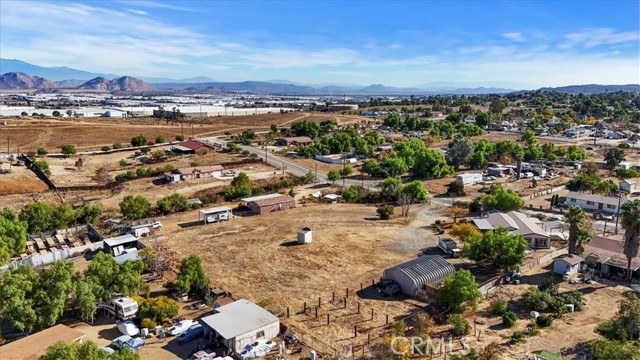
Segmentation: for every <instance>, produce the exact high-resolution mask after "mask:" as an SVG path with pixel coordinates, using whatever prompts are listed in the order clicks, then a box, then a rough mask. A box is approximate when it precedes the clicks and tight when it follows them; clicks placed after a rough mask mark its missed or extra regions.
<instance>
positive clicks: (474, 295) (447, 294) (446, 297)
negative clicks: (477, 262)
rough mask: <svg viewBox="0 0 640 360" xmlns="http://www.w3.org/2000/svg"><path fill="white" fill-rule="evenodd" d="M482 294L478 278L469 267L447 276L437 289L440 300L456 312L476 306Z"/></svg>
mask: <svg viewBox="0 0 640 360" xmlns="http://www.w3.org/2000/svg"><path fill="white" fill-rule="evenodd" d="M481 296H482V294H481V293H480V291H479V290H478V285H477V284H476V279H475V278H474V277H473V275H472V274H471V272H470V271H469V270H467V269H462V270H459V271H457V272H456V273H454V274H451V275H449V276H447V277H446V278H445V279H444V281H443V282H442V284H441V285H440V286H439V287H438V289H437V290H436V297H437V299H438V302H439V303H440V304H442V305H443V306H444V307H446V308H448V309H450V310H451V311H452V312H454V313H459V312H462V311H464V310H465V309H466V308H467V307H469V306H474V307H475V306H476V304H477V303H478V300H479V299H480V297H481Z"/></svg>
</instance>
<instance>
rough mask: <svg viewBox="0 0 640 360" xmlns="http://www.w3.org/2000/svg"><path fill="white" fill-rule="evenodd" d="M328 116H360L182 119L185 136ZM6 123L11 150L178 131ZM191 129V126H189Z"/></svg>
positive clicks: (109, 122) (136, 123) (85, 145)
mask: <svg viewBox="0 0 640 360" xmlns="http://www.w3.org/2000/svg"><path fill="white" fill-rule="evenodd" d="M329 118H333V119H336V121H337V122H338V123H345V122H354V121H359V120H360V119H364V118H361V117H358V116H341V115H333V114H320V113H301V112H294V113H286V114H280V113H273V114H262V115H249V116H228V117H215V118H205V119H195V120H194V125H193V128H192V127H191V122H190V121H189V120H185V123H184V134H185V136H187V137H189V136H192V135H195V136H204V135H216V134H222V133H224V132H225V131H232V132H239V131H241V130H244V129H253V130H263V131H264V130H268V129H269V127H270V126H271V124H278V125H279V126H289V125H290V124H291V123H292V122H294V121H297V120H303V119H306V120H310V121H315V122H320V121H322V120H326V119H329ZM7 120H8V121H9V125H7V126H3V127H2V128H1V129H0V138H2V139H3V140H2V142H1V143H0V148H1V149H3V150H4V149H6V140H5V139H7V138H9V139H11V140H10V146H11V151H16V150H17V147H20V150H21V151H23V152H25V151H28V150H35V149H36V148H38V147H44V148H47V149H49V151H50V152H58V151H59V149H60V146H61V145H63V144H74V145H76V146H77V148H78V150H97V149H100V148H101V147H102V146H111V145H113V144H114V143H116V142H120V143H122V144H124V145H127V144H128V143H129V141H130V140H131V138H132V137H133V136H135V135H138V134H142V135H144V136H145V137H146V138H147V140H149V141H153V140H155V138H156V137H157V136H158V135H164V136H165V137H166V138H167V140H173V138H174V137H175V136H176V135H177V134H180V133H181V132H182V130H181V126H180V124H167V123H166V122H164V121H163V122H159V121H157V120H156V119H153V118H140V119H137V118H135V119H121V120H114V119H108V118H96V119H80V120H79V119H68V120H60V119H51V118H46V119H30V118H25V119H22V118H19V119H16V118H7ZM192 129H193V130H192Z"/></svg>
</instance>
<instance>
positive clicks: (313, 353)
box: [309, 350, 317, 360]
mask: <svg viewBox="0 0 640 360" xmlns="http://www.w3.org/2000/svg"><path fill="white" fill-rule="evenodd" d="M316 358H317V355H316V351H315V350H311V351H310V352H309V360H316Z"/></svg>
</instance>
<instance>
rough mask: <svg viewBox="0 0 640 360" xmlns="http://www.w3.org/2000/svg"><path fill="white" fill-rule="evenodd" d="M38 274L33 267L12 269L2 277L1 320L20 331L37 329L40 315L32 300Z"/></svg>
mask: <svg viewBox="0 0 640 360" xmlns="http://www.w3.org/2000/svg"><path fill="white" fill-rule="evenodd" d="M37 279H38V274H37V273H36V272H35V270H33V267H31V265H21V266H19V267H18V268H14V267H10V268H9V270H7V271H6V272H5V273H4V274H3V276H2V277H0V318H1V319H2V321H3V322H4V323H8V324H10V325H11V326H14V327H15V328H17V329H19V330H26V331H31V330H33V329H34V328H35V325H36V322H37V317H38V314H37V313H36V310H35V309H34V308H33V301H32V299H31V296H32V294H33V293H34V288H35V285H36V281H37Z"/></svg>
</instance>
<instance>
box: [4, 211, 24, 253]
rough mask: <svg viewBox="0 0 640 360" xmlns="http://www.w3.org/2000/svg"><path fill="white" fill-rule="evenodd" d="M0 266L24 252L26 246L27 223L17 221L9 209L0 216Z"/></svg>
mask: <svg viewBox="0 0 640 360" xmlns="http://www.w3.org/2000/svg"><path fill="white" fill-rule="evenodd" d="M0 215H1V216H0V264H2V265H4V264H6V263H7V262H8V261H9V259H11V257H13V256H15V255H19V254H21V253H23V252H24V251H25V248H26V246H27V226H28V225H27V223H26V222H24V221H20V220H18V218H17V217H16V215H15V213H14V212H13V211H11V210H9V209H6V208H5V210H3V213H2V214H0Z"/></svg>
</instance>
